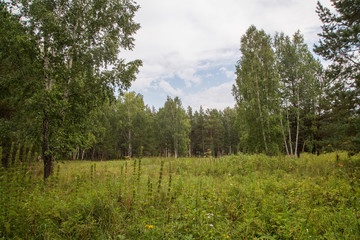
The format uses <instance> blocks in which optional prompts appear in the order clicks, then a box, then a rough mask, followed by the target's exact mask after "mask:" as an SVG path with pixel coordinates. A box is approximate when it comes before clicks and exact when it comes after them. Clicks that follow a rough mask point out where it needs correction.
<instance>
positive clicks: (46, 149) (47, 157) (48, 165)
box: [42, 114, 53, 180]
mask: <svg viewBox="0 0 360 240" xmlns="http://www.w3.org/2000/svg"><path fill="white" fill-rule="evenodd" d="M42 137H43V144H42V156H43V161H44V180H46V179H47V178H48V177H49V176H50V175H51V173H52V165H53V164H52V156H51V154H50V145H49V120H48V118H47V116H46V114H45V116H44V119H43V124H42Z"/></svg>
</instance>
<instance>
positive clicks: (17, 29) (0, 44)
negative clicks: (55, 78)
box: [0, 2, 42, 166]
mask: <svg viewBox="0 0 360 240" xmlns="http://www.w3.org/2000/svg"><path fill="white" fill-rule="evenodd" d="M36 56H37V49H36V44H35V39H34V38H33V37H32V36H31V35H29V34H28V33H27V32H26V29H25V28H24V27H23V26H22V25H21V24H20V23H19V21H18V18H17V17H16V16H14V15H12V14H10V13H9V12H8V11H7V5H6V3H4V2H1V3H0V63H1V64H0V136H1V137H0V143H1V145H2V147H3V149H4V153H9V152H10V146H11V143H12V142H20V141H21V142H22V143H24V142H25V141H26V140H27V141H29V142H30V141H31V142H32V143H34V145H35V146H34V147H35V148H38V146H39V145H38V142H37V141H35V140H36V139H37V137H38V134H37V133H36V131H35V129H36V127H38V126H37V125H36V124H34V119H35V118H36V114H34V112H33V111H31V109H32V107H31V106H32V105H33V104H32V101H31V98H32V96H33V95H34V93H35V92H36V90H37V89H38V88H39V81H38V80H39V77H40V76H41V74H42V72H41V71H40V70H39V69H41V63H40V61H38V59H37V57H36ZM7 159H8V158H7V157H6V154H3V159H2V161H3V164H4V165H5V166H6V165H7V162H6V161H7Z"/></svg>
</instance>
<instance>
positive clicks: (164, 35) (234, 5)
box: [122, 0, 330, 110]
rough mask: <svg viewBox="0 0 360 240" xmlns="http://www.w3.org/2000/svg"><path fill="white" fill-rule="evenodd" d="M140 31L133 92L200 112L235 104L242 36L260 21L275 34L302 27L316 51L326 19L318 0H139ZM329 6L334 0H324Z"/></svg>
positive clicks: (156, 104)
mask: <svg viewBox="0 0 360 240" xmlns="http://www.w3.org/2000/svg"><path fill="white" fill-rule="evenodd" d="M136 2H137V3H138V4H139V5H140V9H139V11H138V12H137V15H136V17H135V21H136V22H138V23H140V24H141V29H140V30H139V31H138V32H137V34H136V36H135V38H136V42H135V49H134V50H133V51H132V52H123V53H122V54H123V55H122V57H125V58H126V59H127V60H133V59H141V60H142V61H143V67H141V68H140V73H139V74H138V77H137V80H136V81H135V82H134V83H133V85H132V87H131V89H130V90H131V91H136V92H137V93H140V94H142V95H143V96H144V102H145V104H148V105H149V106H154V107H155V108H157V109H158V108H159V107H162V106H163V105H164V103H165V101H166V98H167V96H171V97H175V96H178V97H180V98H181V100H182V103H183V106H184V107H185V108H186V107H187V106H191V107H192V108H193V109H194V110H198V109H199V107H200V105H202V106H203V107H204V108H217V109H224V108H226V107H233V106H234V104H235V101H234V98H233V96H232V94H231V89H232V85H233V84H234V83H235V74H234V71H235V64H236V62H237V61H238V60H239V58H240V51H239V49H240V38H241V36H242V35H243V34H244V33H245V32H246V30H247V29H248V28H249V27H250V25H255V26H256V27H257V28H258V29H263V30H265V31H266V32H267V33H269V34H271V35H273V34H275V33H276V32H284V33H285V34H287V35H293V34H294V33H295V32H296V31H297V30H300V31H301V33H302V34H303V35H304V37H305V41H306V42H307V43H308V45H309V48H310V49H312V46H313V44H314V43H316V42H317V41H318V36H317V34H318V33H319V32H320V31H321V22H320V20H319V18H318V16H317V14H316V12H315V9H316V3H317V1H316V0H137V1H136ZM321 3H322V4H323V5H325V6H330V0H321Z"/></svg>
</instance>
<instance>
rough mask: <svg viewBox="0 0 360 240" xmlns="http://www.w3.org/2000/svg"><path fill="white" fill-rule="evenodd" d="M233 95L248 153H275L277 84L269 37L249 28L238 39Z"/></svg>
mask: <svg viewBox="0 0 360 240" xmlns="http://www.w3.org/2000/svg"><path fill="white" fill-rule="evenodd" d="M240 51H241V53H242V56H241V59H240V60H239V61H238V63H237V65H236V75H237V78H236V83H235V85H234V86H233V94H234V96H235V100H236V102H237V109H238V114H239V118H240V119H241V121H240V124H241V125H243V127H244V128H243V129H244V130H245V132H244V134H245V135H244V136H243V138H244V139H245V141H244V142H245V143H246V145H247V146H246V148H247V149H248V150H249V151H251V152H265V153H267V154H273V153H276V152H277V151H278V135H279V133H278V130H277V129H278V128H279V127H278V121H277V120H278V114H277V112H278V106H279V104H278V80H277V79H276V77H275V71H274V52H273V50H272V46H271V37H270V36H269V35H267V34H266V33H265V32H264V31H263V30H260V31H259V30H257V29H256V27H255V26H251V27H250V28H249V29H248V30H247V32H246V34H245V35H244V36H243V37H242V38H241V48H240Z"/></svg>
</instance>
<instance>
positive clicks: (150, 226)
mask: <svg viewBox="0 0 360 240" xmlns="http://www.w3.org/2000/svg"><path fill="white" fill-rule="evenodd" d="M145 228H147V229H152V228H154V226H153V225H145Z"/></svg>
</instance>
